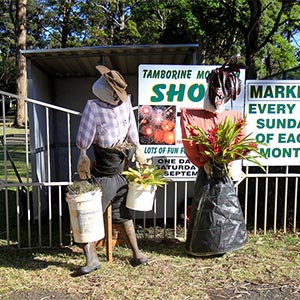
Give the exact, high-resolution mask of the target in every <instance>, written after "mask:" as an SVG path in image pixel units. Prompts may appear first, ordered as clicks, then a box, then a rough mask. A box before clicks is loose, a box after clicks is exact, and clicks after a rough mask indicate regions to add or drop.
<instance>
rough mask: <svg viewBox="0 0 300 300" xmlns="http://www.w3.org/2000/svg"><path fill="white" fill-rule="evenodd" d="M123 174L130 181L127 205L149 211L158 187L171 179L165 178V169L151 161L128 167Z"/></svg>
mask: <svg viewBox="0 0 300 300" xmlns="http://www.w3.org/2000/svg"><path fill="white" fill-rule="evenodd" d="M122 174H123V175H124V176H125V178H126V179H127V181H128V194H127V200H126V206H127V207H128V208H130V209H133V210H139V211H149V210H151V209H152V207H153V201H154V196H155V191H156V189H157V187H162V186H164V185H166V184H167V183H168V182H169V181H170V180H169V179H167V178H164V170H161V169H159V168H158V167H157V166H156V165H154V164H152V162H151V161H149V162H148V163H146V164H143V165H141V164H139V163H137V164H136V168H135V169H133V168H130V167H129V168H128V170H126V171H123V172H122Z"/></svg>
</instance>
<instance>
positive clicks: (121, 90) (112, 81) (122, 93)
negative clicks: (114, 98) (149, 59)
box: [96, 65, 127, 102]
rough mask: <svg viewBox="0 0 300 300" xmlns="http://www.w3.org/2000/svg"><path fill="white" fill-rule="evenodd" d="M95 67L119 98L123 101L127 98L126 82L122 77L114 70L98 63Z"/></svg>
mask: <svg viewBox="0 0 300 300" xmlns="http://www.w3.org/2000/svg"><path fill="white" fill-rule="evenodd" d="M96 69H97V70H98V71H99V72H100V74H101V75H102V76H103V77H104V78H105V80H106V82H107V83H108V84H109V85H110V86H111V87H112V89H113V90H114V91H115V92H116V94H117V95H118V97H119V98H120V100H122V101H123V102H124V101H126V100H127V93H126V90H125V89H126V87H127V83H126V81H125V79H124V77H123V76H122V75H121V74H120V73H119V72H118V71H115V70H110V69H109V68H107V67H105V66H102V65H98V66H96Z"/></svg>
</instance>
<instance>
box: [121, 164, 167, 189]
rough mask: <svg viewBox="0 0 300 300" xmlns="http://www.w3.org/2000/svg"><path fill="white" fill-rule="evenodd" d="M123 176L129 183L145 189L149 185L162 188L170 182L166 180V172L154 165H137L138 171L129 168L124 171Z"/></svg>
mask: <svg viewBox="0 0 300 300" xmlns="http://www.w3.org/2000/svg"><path fill="white" fill-rule="evenodd" d="M122 174H123V175H124V176H125V177H126V179H127V180H128V181H129V182H132V183H135V184H140V185H142V187H143V188H144V189H145V188H146V187H147V185H156V186H159V187H162V186H163V185H165V184H167V183H168V182H169V181H170V180H169V179H167V178H164V170H161V169H159V168H158V167H157V166H156V165H153V164H143V165H140V164H137V168H136V169H133V168H128V171H123V172H122Z"/></svg>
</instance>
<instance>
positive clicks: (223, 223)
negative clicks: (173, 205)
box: [186, 169, 248, 256]
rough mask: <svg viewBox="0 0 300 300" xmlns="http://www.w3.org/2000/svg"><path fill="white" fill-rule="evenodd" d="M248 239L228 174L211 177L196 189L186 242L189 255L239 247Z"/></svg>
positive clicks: (221, 251) (213, 253) (206, 253)
mask: <svg viewBox="0 0 300 300" xmlns="http://www.w3.org/2000/svg"><path fill="white" fill-rule="evenodd" d="M199 171H202V172H204V171H203V170H201V169H199ZM200 176H201V175H200ZM202 177H203V175H202ZM247 239H248V234H247V229H246V224H245V221H244V215H243V212H242V209H241V206H240V202H239V199H238V196H237V195H236V191H235V188H234V185H233V182H232V180H231V179H230V178H229V177H228V176H221V177H213V178H211V179H209V180H207V181H206V183H205V184H204V186H202V188H201V189H200V188H198V189H197V188H196V189H195V195H194V199H193V204H192V212H191V221H190V225H189V228H188V234H187V241H186V251H187V253H188V254H190V255H193V256H211V255H219V254H224V253H226V252H228V251H233V250H237V249H239V248H241V247H242V246H243V245H245V244H246V243H247Z"/></svg>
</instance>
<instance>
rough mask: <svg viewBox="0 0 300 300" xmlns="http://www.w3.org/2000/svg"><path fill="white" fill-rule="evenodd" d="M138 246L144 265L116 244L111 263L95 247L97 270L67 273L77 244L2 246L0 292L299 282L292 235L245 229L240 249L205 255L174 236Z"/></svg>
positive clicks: (154, 291) (115, 292)
mask: <svg viewBox="0 0 300 300" xmlns="http://www.w3.org/2000/svg"><path fill="white" fill-rule="evenodd" d="M0 244H1V241H0ZM140 248H141V249H142V251H143V252H144V253H145V254H146V256H147V257H148V259H149V264H148V265H146V266H139V267H135V268H134V267H132V266H131V265H130V263H129V260H130V256H131V252H130V250H129V249H127V248H124V247H121V246H117V247H115V248H114V250H113V257H114V261H113V262H112V263H108V262H106V260H105V251H104V249H100V250H99V252H98V254H99V259H100V261H101V262H102V263H101V269H100V270H97V271H95V272H93V273H91V274H89V275H86V276H81V277H73V276H72V274H73V272H74V270H75V269H76V268H78V267H79V266H81V265H83V264H84V257H83V254H82V253H81V252H80V251H79V248H78V247H77V246H72V247H66V248H61V249H49V250H40V251H25V250H24V251H20V252H18V251H16V250H15V249H8V248H7V247H5V246H2V247H0V272H1V275H2V278H5V279H6V280H4V281H0V295H3V299H9V298H8V297H9V295H12V294H18V293H19V295H22V293H23V292H26V293H29V294H32V295H34V293H39V291H40V293H42V292H41V291H42V290H44V291H46V293H44V294H43V295H50V294H53V295H63V298H62V299H114V300H115V299H209V298H205V297H207V295H209V294H210V293H213V292H216V291H220V293H221V291H223V290H224V289H225V290H226V289H228V290H232V291H234V289H240V292H241V295H242V291H241V288H242V287H243V288H245V289H246V288H247V286H249V285H261V284H262V283H264V284H268V285H272V286H274V285H279V286H281V287H284V286H286V287H287V286H289V287H291V286H294V287H296V288H297V286H298V287H299V282H300V257H299V251H300V241H299V237H298V236H297V235H293V234H280V233H279V234H268V235H257V236H254V235H251V234H250V237H249V242H248V244H247V245H246V246H245V247H244V248H242V249H239V250H238V251H235V252H228V253H226V254H225V255H223V256H221V257H211V258H205V259H204V258H195V257H190V256H188V255H187V254H186V253H185V249H184V243H182V242H178V241H172V242H171V241H170V240H169V241H165V242H164V241H163V240H159V241H158V240H144V241H140ZM218 293H219V292H218ZM236 295H237V294H236ZM297 295H299V294H297ZM40 296H42V294H41V295H40ZM5 297H7V298H5ZM72 297H73V298H72ZM0 298H1V297H0ZM41 298H42V297H41ZM41 298H39V299H41ZM49 298H51V297H49ZM13 299H17V298H13ZM36 299H37V298H36ZM55 299H58V298H55ZM211 299H229V298H225V297H224V298H222V297H221V298H211ZM233 299H238V298H233ZM239 299H245V298H242V297H239ZM263 299H264V298H263ZM280 299H281V298H280ZM282 299H283V298H282ZM286 299H292V298H286Z"/></svg>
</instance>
